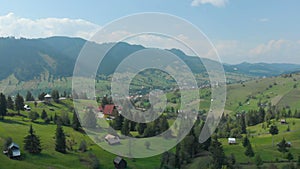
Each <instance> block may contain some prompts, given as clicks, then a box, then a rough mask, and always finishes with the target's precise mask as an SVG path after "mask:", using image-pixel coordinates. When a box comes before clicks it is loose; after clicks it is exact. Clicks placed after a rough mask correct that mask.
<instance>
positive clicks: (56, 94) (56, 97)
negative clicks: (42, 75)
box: [51, 90, 59, 103]
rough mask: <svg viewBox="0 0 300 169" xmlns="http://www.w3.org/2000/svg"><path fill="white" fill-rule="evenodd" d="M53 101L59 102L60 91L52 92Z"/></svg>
mask: <svg viewBox="0 0 300 169" xmlns="http://www.w3.org/2000/svg"><path fill="white" fill-rule="evenodd" d="M51 96H52V99H53V101H54V102H56V103H58V102H59V92H58V90H52V93H51Z"/></svg>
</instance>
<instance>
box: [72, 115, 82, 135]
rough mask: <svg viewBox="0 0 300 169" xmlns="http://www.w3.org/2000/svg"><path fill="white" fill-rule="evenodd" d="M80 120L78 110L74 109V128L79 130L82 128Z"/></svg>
mask: <svg viewBox="0 0 300 169" xmlns="http://www.w3.org/2000/svg"><path fill="white" fill-rule="evenodd" d="M80 127H81V126H80V122H79V119H78V117H77V114H76V112H75V111H74V112H73V120H72V128H73V129H74V130H76V131H78V130H79V129H80Z"/></svg>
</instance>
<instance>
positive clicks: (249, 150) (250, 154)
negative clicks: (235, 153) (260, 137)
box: [245, 142, 254, 157]
mask: <svg viewBox="0 0 300 169" xmlns="http://www.w3.org/2000/svg"><path fill="white" fill-rule="evenodd" d="M245 155H246V156H248V157H253V156H254V152H253V149H252V146H251V143H250V142H249V144H248V145H247V147H246V151H245Z"/></svg>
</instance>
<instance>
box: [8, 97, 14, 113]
mask: <svg viewBox="0 0 300 169" xmlns="http://www.w3.org/2000/svg"><path fill="white" fill-rule="evenodd" d="M7 108H8V109H11V110H14V101H13V100H12V98H11V96H8V97H7Z"/></svg>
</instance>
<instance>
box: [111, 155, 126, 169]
mask: <svg viewBox="0 0 300 169" xmlns="http://www.w3.org/2000/svg"><path fill="white" fill-rule="evenodd" d="M113 162H114V165H115V169H125V168H127V162H126V161H125V160H124V159H123V158H121V157H119V156H117V157H116V158H115V159H114V161H113Z"/></svg>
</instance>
